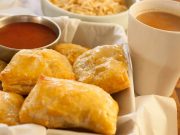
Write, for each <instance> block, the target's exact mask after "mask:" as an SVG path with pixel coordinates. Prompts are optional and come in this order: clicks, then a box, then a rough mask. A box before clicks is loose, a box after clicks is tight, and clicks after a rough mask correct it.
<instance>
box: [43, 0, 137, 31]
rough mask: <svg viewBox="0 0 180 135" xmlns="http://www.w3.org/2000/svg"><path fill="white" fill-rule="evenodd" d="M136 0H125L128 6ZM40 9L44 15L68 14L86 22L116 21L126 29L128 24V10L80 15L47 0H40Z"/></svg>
mask: <svg viewBox="0 0 180 135" xmlns="http://www.w3.org/2000/svg"><path fill="white" fill-rule="evenodd" d="M137 1H138V0H126V2H127V4H128V7H130V6H131V5H132V4H133V3H135V2H137ZM41 4H42V11H43V13H44V15H45V16H51V17H57V16H69V17H72V18H77V19H81V20H83V21H88V22H105V23H116V24H120V25H122V26H123V27H124V28H125V29H127V24H128V10H126V11H123V12H121V13H118V14H115V15H106V16H89V15H81V14H76V13H72V12H69V11H66V10H64V9H62V8H59V7H57V6H55V5H54V4H52V3H51V2H50V1H49V0H41Z"/></svg>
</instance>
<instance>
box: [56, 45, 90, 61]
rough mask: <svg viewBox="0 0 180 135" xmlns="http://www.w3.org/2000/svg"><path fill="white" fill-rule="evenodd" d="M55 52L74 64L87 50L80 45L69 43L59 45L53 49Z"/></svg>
mask: <svg viewBox="0 0 180 135" xmlns="http://www.w3.org/2000/svg"><path fill="white" fill-rule="evenodd" d="M54 49H55V50H56V51H58V52H60V53H61V54H63V55H65V56H66V57H67V58H68V60H69V61H70V63H71V64H73V63H74V62H75V60H76V59H77V57H78V56H79V55H81V54H82V53H84V52H86V51H87V50H88V49H87V48H85V47H82V46H80V45H76V44H71V43H61V44H59V45H57V46H55V48H54Z"/></svg>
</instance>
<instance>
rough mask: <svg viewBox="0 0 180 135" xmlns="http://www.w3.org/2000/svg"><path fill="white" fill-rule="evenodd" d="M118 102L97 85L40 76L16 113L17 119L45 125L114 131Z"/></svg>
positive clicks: (107, 132)
mask: <svg viewBox="0 0 180 135" xmlns="http://www.w3.org/2000/svg"><path fill="white" fill-rule="evenodd" d="M117 115H118V105H117V103H116V101H114V100H113V98H112V97H111V96H110V95H109V94H108V93H106V92H105V91H104V90H102V89H101V88H99V87H97V86H94V85H90V84H84V83H81V82H76V81H73V80H65V79H56V78H50V77H44V76H41V77H40V78H39V80H38V82H37V84H36V85H35V87H34V88H33V89H32V91H31V92H30V94H29V95H28V97H27V98H26V99H25V101H24V104H23V106H22V108H21V111H20V113H19V116H20V121H21V123H36V124H41V125H44V126H46V127H48V128H76V127H81V128H86V129H90V130H92V131H94V132H97V133H102V134H115V131H116V121H117Z"/></svg>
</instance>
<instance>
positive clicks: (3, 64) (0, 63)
mask: <svg viewBox="0 0 180 135" xmlns="http://www.w3.org/2000/svg"><path fill="white" fill-rule="evenodd" d="M6 65H7V64H6V63H5V62H4V61H2V60H0V72H1V71H2V70H3V69H4V68H5V67H6Z"/></svg>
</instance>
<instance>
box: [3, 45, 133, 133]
mask: <svg viewBox="0 0 180 135" xmlns="http://www.w3.org/2000/svg"><path fill="white" fill-rule="evenodd" d="M53 49H54V50H52V49H41V50H29V49H25V50H21V51H19V52H18V53H16V54H15V55H14V57H13V58H12V59H11V61H10V62H9V64H8V65H7V66H4V65H5V64H3V66H1V65H0V66H1V67H0V68H1V73H0V80H1V82H2V90H3V91H0V123H5V124H8V125H16V124H22V123H36V124H40V125H43V126H45V127H47V128H85V129H88V130H91V131H94V132H96V133H101V134H108V135H110V134H115V132H116V122H117V117H118V112H119V108H118V104H117V102H116V101H115V100H114V99H113V98H112V97H111V95H110V94H113V93H116V92H119V91H121V90H124V89H126V88H128V87H129V78H128V71H127V63H126V59H125V56H124V52H123V49H122V47H121V46H120V45H104V46H98V47H95V48H93V49H88V48H85V47H82V46H80V45H76V44H71V43H69V44H65V43H63V44H59V45H57V46H56V47H55V48H53Z"/></svg>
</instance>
